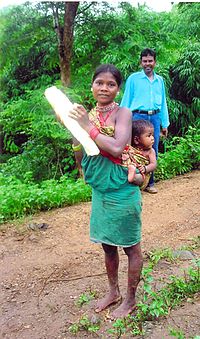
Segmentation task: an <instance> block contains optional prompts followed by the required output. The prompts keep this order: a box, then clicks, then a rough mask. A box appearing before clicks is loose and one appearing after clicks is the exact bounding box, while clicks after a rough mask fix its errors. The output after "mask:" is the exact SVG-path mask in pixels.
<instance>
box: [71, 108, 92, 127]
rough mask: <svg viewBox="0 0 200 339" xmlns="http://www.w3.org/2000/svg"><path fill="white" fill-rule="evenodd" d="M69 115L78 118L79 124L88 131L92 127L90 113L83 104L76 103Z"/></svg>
mask: <svg viewBox="0 0 200 339" xmlns="http://www.w3.org/2000/svg"><path fill="white" fill-rule="evenodd" d="M68 115H69V117H70V118H72V119H74V120H76V121H77V122H78V123H79V125H80V126H81V127H82V128H84V129H85V130H86V131H88V129H90V126H91V123H90V120H89V117H88V113H87V111H86V109H85V108H84V107H83V106H82V105H79V104H74V105H73V108H72V109H71V110H70V111H69V114H68Z"/></svg>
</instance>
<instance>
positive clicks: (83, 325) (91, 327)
mask: <svg viewBox="0 0 200 339" xmlns="http://www.w3.org/2000/svg"><path fill="white" fill-rule="evenodd" d="M99 328H100V324H99V323H95V324H93V323H92V322H91V320H90V319H89V318H88V316H87V315H84V316H83V317H82V318H81V319H79V321H78V322H77V323H75V324H72V325H71V326H70V327H69V331H70V332H71V333H72V334H74V335H76V334H77V333H78V332H79V331H86V332H91V333H96V332H97V331H98V330H99Z"/></svg>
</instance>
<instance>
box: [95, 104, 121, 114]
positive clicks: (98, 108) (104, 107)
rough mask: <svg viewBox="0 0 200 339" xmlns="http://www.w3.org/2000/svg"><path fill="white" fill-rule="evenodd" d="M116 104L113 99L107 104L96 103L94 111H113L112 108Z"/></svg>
mask: <svg viewBox="0 0 200 339" xmlns="http://www.w3.org/2000/svg"><path fill="white" fill-rule="evenodd" d="M116 106H117V104H116V102H114V101H113V102H111V103H109V104H107V105H102V104H99V103H97V105H96V111H97V112H99V113H107V112H110V111H113V109H114V108H115V107H116Z"/></svg>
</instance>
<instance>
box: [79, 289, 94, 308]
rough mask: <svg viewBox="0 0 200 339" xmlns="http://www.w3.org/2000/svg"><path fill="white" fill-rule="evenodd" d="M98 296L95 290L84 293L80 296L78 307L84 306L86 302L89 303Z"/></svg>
mask: <svg viewBox="0 0 200 339" xmlns="http://www.w3.org/2000/svg"><path fill="white" fill-rule="evenodd" d="M95 296H96V292H95V291H89V292H86V293H83V294H81V295H80V296H79V298H78V300H77V302H76V305H77V306H78V307H82V306H83V305H85V304H88V303H89V302H90V301H91V300H93V299H94V298H95Z"/></svg>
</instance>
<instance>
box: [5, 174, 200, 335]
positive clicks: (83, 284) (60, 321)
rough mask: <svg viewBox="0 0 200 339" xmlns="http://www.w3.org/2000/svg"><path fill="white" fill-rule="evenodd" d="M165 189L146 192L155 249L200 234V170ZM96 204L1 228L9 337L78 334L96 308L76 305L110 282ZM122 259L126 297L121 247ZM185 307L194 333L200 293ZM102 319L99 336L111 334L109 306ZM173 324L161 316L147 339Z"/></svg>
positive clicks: (147, 239)
mask: <svg viewBox="0 0 200 339" xmlns="http://www.w3.org/2000/svg"><path fill="white" fill-rule="evenodd" d="M157 187H158V190H159V193H158V194H156V195H151V194H149V193H146V192H144V193H143V242H142V248H143V252H144V253H146V252H148V251H149V250H151V249H155V248H157V249H158V248H160V249H161V248H166V247H171V248H173V249H177V248H180V247H181V246H183V245H188V244H190V243H191V238H194V237H197V236H199V235H200V222H199V221H200V218H199V217H200V212H199V201H200V172H199V171H194V172H192V173H189V174H186V175H184V176H180V177H176V178H174V179H172V180H167V181H163V182H159V183H158V184H157ZM90 208H91V204H90V203H83V204H80V205H76V206H71V207H65V208H61V209H56V210H52V211H50V212H46V213H40V214H38V215H35V216H34V217H32V218H27V219H26V220H25V221H24V222H23V224H17V225H16V224H15V225H14V226H13V225H11V226H10V227H9V226H8V225H3V226H1V229H2V232H1V244H0V259H1V266H0V275H1V293H0V303H1V319H0V331H1V335H0V337H1V338H2V339H5V338H6V339H64V338H67V339H68V338H72V337H73V336H72V334H70V332H69V330H68V329H69V326H70V324H73V323H74V322H76V321H77V320H78V319H80V317H81V316H82V315H83V314H85V313H87V312H89V313H90V314H92V312H93V311H92V305H88V306H87V307H85V308H84V307H83V308H79V307H78V306H77V304H76V302H77V299H78V298H79V297H80V295H81V294H83V293H86V292H87V291H89V290H90V291H96V294H97V297H98V296H102V295H103V294H104V292H105V291H106V288H107V279H106V274H105V269H104V258H103V253H102V250H101V247H100V246H99V245H94V244H91V243H90V241H89V236H88V225H89V215H90ZM30 223H47V224H48V227H47V229H46V230H43V231H42V230H37V231H34V230H30V229H29V230H28V229H27V225H30ZM198 254H199V253H198V252H196V253H194V255H198ZM120 260H121V261H120V285H121V290H122V295H124V294H125V291H126V265H127V259H126V256H125V255H124V254H123V251H121V250H120ZM186 262H187V263H186ZM187 264H188V261H184V264H182V265H185V266H187ZM176 268H177V266H176ZM166 272H167V273H166ZM170 272H171V273H174V267H173V265H172V264H171V265H170V266H167V264H165V265H164V264H163V266H162V265H160V267H158V270H157V275H158V276H159V275H163V274H168V273H170ZM181 310H182V315H181V314H180V310H177V312H179V313H178V315H176V319H177V317H178V319H179V320H180V321H179V323H177V324H178V327H180V326H181V328H182V330H183V331H185V333H186V338H193V337H194V335H197V334H198V333H197V332H198V331H199V328H200V324H199V320H198V318H199V317H197V315H199V314H200V308H199V301H198V298H197V299H195V301H194V302H193V304H192V303H188V304H187V303H186V304H185V305H184V306H183V307H182V308H181ZM185 314H187V316H188V317H189V316H190V317H191V315H192V318H187V317H186V316H185ZM172 318H173V317H172ZM188 319H189V320H188ZM100 320H101V330H100V332H99V334H98V335H99V337H100V338H109V336H108V334H106V333H107V332H106V328H107V327H108V326H110V324H108V322H106V320H105V312H104V313H103V314H102V315H101V316H100ZM167 321H168V323H170V321H169V319H167ZM168 323H167V324H168ZM173 324H174V322H173ZM165 327H166V320H165V322H164V323H163V320H161V321H160V322H158V323H157V324H155V325H153V326H152V328H151V330H149V332H148V334H146V337H147V338H151V339H153V338H156V339H161V338H172V337H170V336H168V334H167V333H168V332H166V333H165V332H163V328H165ZM199 332H200V331H199ZM163 333H165V334H163ZM199 334H200V333H199ZM163 335H164V336H163ZM85 336H86V337H88V338H96V335H94V334H88V333H85V332H81V333H78V334H77V337H78V338H84V337H85ZM192 336H193V337H192Z"/></svg>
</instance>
